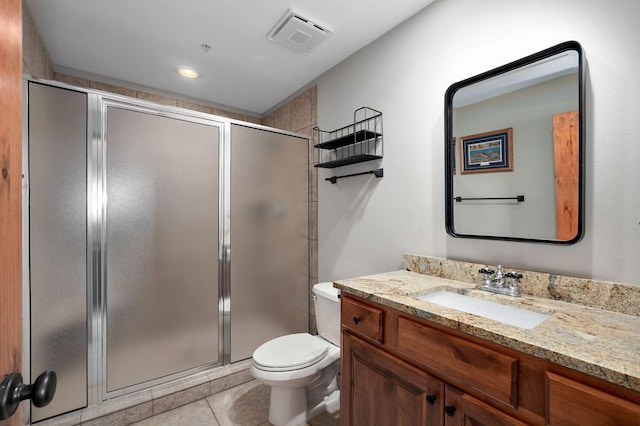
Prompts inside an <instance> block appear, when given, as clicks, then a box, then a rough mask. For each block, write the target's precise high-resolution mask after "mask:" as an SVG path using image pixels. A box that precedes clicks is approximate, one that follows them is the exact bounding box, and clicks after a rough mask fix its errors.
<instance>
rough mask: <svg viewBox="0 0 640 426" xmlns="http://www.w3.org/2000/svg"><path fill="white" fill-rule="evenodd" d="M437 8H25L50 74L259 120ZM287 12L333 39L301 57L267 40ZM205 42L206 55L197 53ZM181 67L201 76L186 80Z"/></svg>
mask: <svg viewBox="0 0 640 426" xmlns="http://www.w3.org/2000/svg"><path fill="white" fill-rule="evenodd" d="M432 1H434V0H394V1H388V0H387V1H383V0H298V1H294V0H180V1H176V0H27V2H28V3H29V7H30V9H31V11H32V13H33V17H34V19H35V21H36V24H37V25H38V28H39V29H40V32H41V34H42V36H43V38H44V40H45V43H46V46H47V50H48V52H49V55H50V56H51V61H52V62H53V64H54V70H56V71H61V72H66V73H73V74H76V75H79V76H83V75H87V76H88V75H93V76H94V78H95V76H104V77H105V81H113V80H120V81H124V82H129V83H133V84H134V85H143V86H147V87H151V88H153V89H156V90H159V91H163V92H170V93H175V94H178V95H180V96H182V97H186V98H193V99H200V100H204V101H206V102H209V103H214V104H220V105H226V106H229V107H232V108H235V109H239V110H243V111H247V112H251V113H254V114H262V113H264V112H266V111H268V110H269V109H270V108H272V107H274V106H275V105H276V104H277V103H278V102H280V101H282V100H284V99H286V98H287V97H289V96H291V95H292V94H294V93H295V92H296V91H297V90H298V89H300V88H302V87H304V86H305V85H307V84H308V83H310V82H311V81H313V80H314V79H315V78H316V77H318V76H319V75H321V74H322V73H323V72H325V71H326V70H328V69H330V68H331V67H333V66H334V65H336V64H337V63H339V62H340V61H342V60H343V59H345V58H347V57H348V56H350V55H351V54H353V53H354V52H356V51H357V50H359V49H361V48H362V47H364V46H365V45H367V44H369V43H370V42H371V41H373V40H375V39H376V38H378V37H380V36H381V35H382V34H384V33H386V32H387V31H389V30H390V29H391V28H393V27H394V26H396V25H398V24H399V23H401V22H402V21H404V20H405V19H407V18H409V17H410V16H412V15H414V14H415V13H417V12H418V11H420V10H421V9H423V8H424V7H425V6H427V5H428V4H430V3H431V2H432ZM288 9H293V11H294V12H296V14H298V15H301V16H302V17H304V18H307V19H309V20H310V21H313V22H314V23H316V24H318V25H320V26H322V27H324V28H327V29H329V30H330V31H331V34H330V36H329V37H328V38H326V39H325V40H324V41H322V42H321V43H320V44H319V45H318V46H317V47H315V48H314V49H313V50H312V51H311V52H310V53H309V54H308V55H306V56H305V55H300V54H298V53H295V52H293V51H291V50H288V49H285V48H283V47H281V46H278V45H276V44H274V43H272V42H269V41H268V40H267V38H266V35H267V33H268V32H269V31H270V30H271V28H272V27H273V26H274V25H275V24H276V22H277V21H278V20H279V19H280V18H281V17H282V15H284V13H285V12H286V11H287V10H288ZM202 43H206V44H209V45H210V46H211V50H210V51H209V53H205V52H204V50H203V49H202V48H201V47H200V45H201V44H202ZM179 65H187V66H191V67H193V68H195V69H197V70H198V71H199V72H200V74H201V76H200V77H199V78H198V79H196V80H186V79H184V78H182V77H180V76H179V75H178V74H177V73H176V72H175V70H176V67H177V66H179Z"/></svg>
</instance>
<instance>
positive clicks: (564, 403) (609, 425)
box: [547, 372, 640, 426]
mask: <svg viewBox="0 0 640 426" xmlns="http://www.w3.org/2000/svg"><path fill="white" fill-rule="evenodd" d="M547 405H548V408H547V424H549V425H552V426H553V425H558V426H569V425H576V426H588V425H594V426H638V425H640V405H638V404H636V403H633V402H631V401H627V400H626V399H622V398H618V397H617V396H615V395H611V394H609V393H607V392H604V391H601V390H599V389H596V388H593V387H591V386H588V385H586V384H584V383H580V382H576V381H574V380H571V379H567V378H566V377H562V376H559V375H557V374H554V373H551V372H547Z"/></svg>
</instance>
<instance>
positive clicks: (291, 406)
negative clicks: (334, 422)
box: [269, 387, 340, 426]
mask: <svg viewBox="0 0 640 426" xmlns="http://www.w3.org/2000/svg"><path fill="white" fill-rule="evenodd" d="M339 406H340V391H339V390H335V391H334V392H333V393H331V394H329V395H327V396H326V397H324V399H323V400H322V401H321V402H319V403H318V404H316V406H315V407H307V397H306V392H304V391H303V392H300V389H299V388H273V387H272V388H271V402H270V404H269V423H271V424H272V425H274V426H299V425H304V424H305V423H306V422H307V421H308V420H310V419H312V418H314V417H316V416H318V415H320V414H322V413H324V412H326V411H331V410H337V409H338V408H339Z"/></svg>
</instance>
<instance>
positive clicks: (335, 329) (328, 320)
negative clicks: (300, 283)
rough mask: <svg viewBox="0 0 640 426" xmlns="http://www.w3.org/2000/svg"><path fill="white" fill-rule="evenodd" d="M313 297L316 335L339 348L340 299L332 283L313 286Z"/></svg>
mask: <svg viewBox="0 0 640 426" xmlns="http://www.w3.org/2000/svg"><path fill="white" fill-rule="evenodd" d="M313 294H314V296H315V300H314V308H315V312H316V327H317V328H318V334H319V335H320V336H322V337H323V338H325V339H326V340H328V341H330V342H331V343H333V344H334V345H336V346H340V298H339V297H338V294H339V290H338V289H337V288H334V287H333V283H331V282H326V283H318V284H316V285H314V286H313Z"/></svg>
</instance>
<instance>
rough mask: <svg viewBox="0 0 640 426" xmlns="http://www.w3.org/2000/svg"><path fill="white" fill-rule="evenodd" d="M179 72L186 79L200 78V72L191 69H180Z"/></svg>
mask: <svg viewBox="0 0 640 426" xmlns="http://www.w3.org/2000/svg"><path fill="white" fill-rule="evenodd" d="M177 71H178V74H180V75H181V76H183V77H184V78H198V76H199V75H200V74H199V73H198V71H196V70H194V69H193V68H189V67H179V68H178V70H177Z"/></svg>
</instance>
